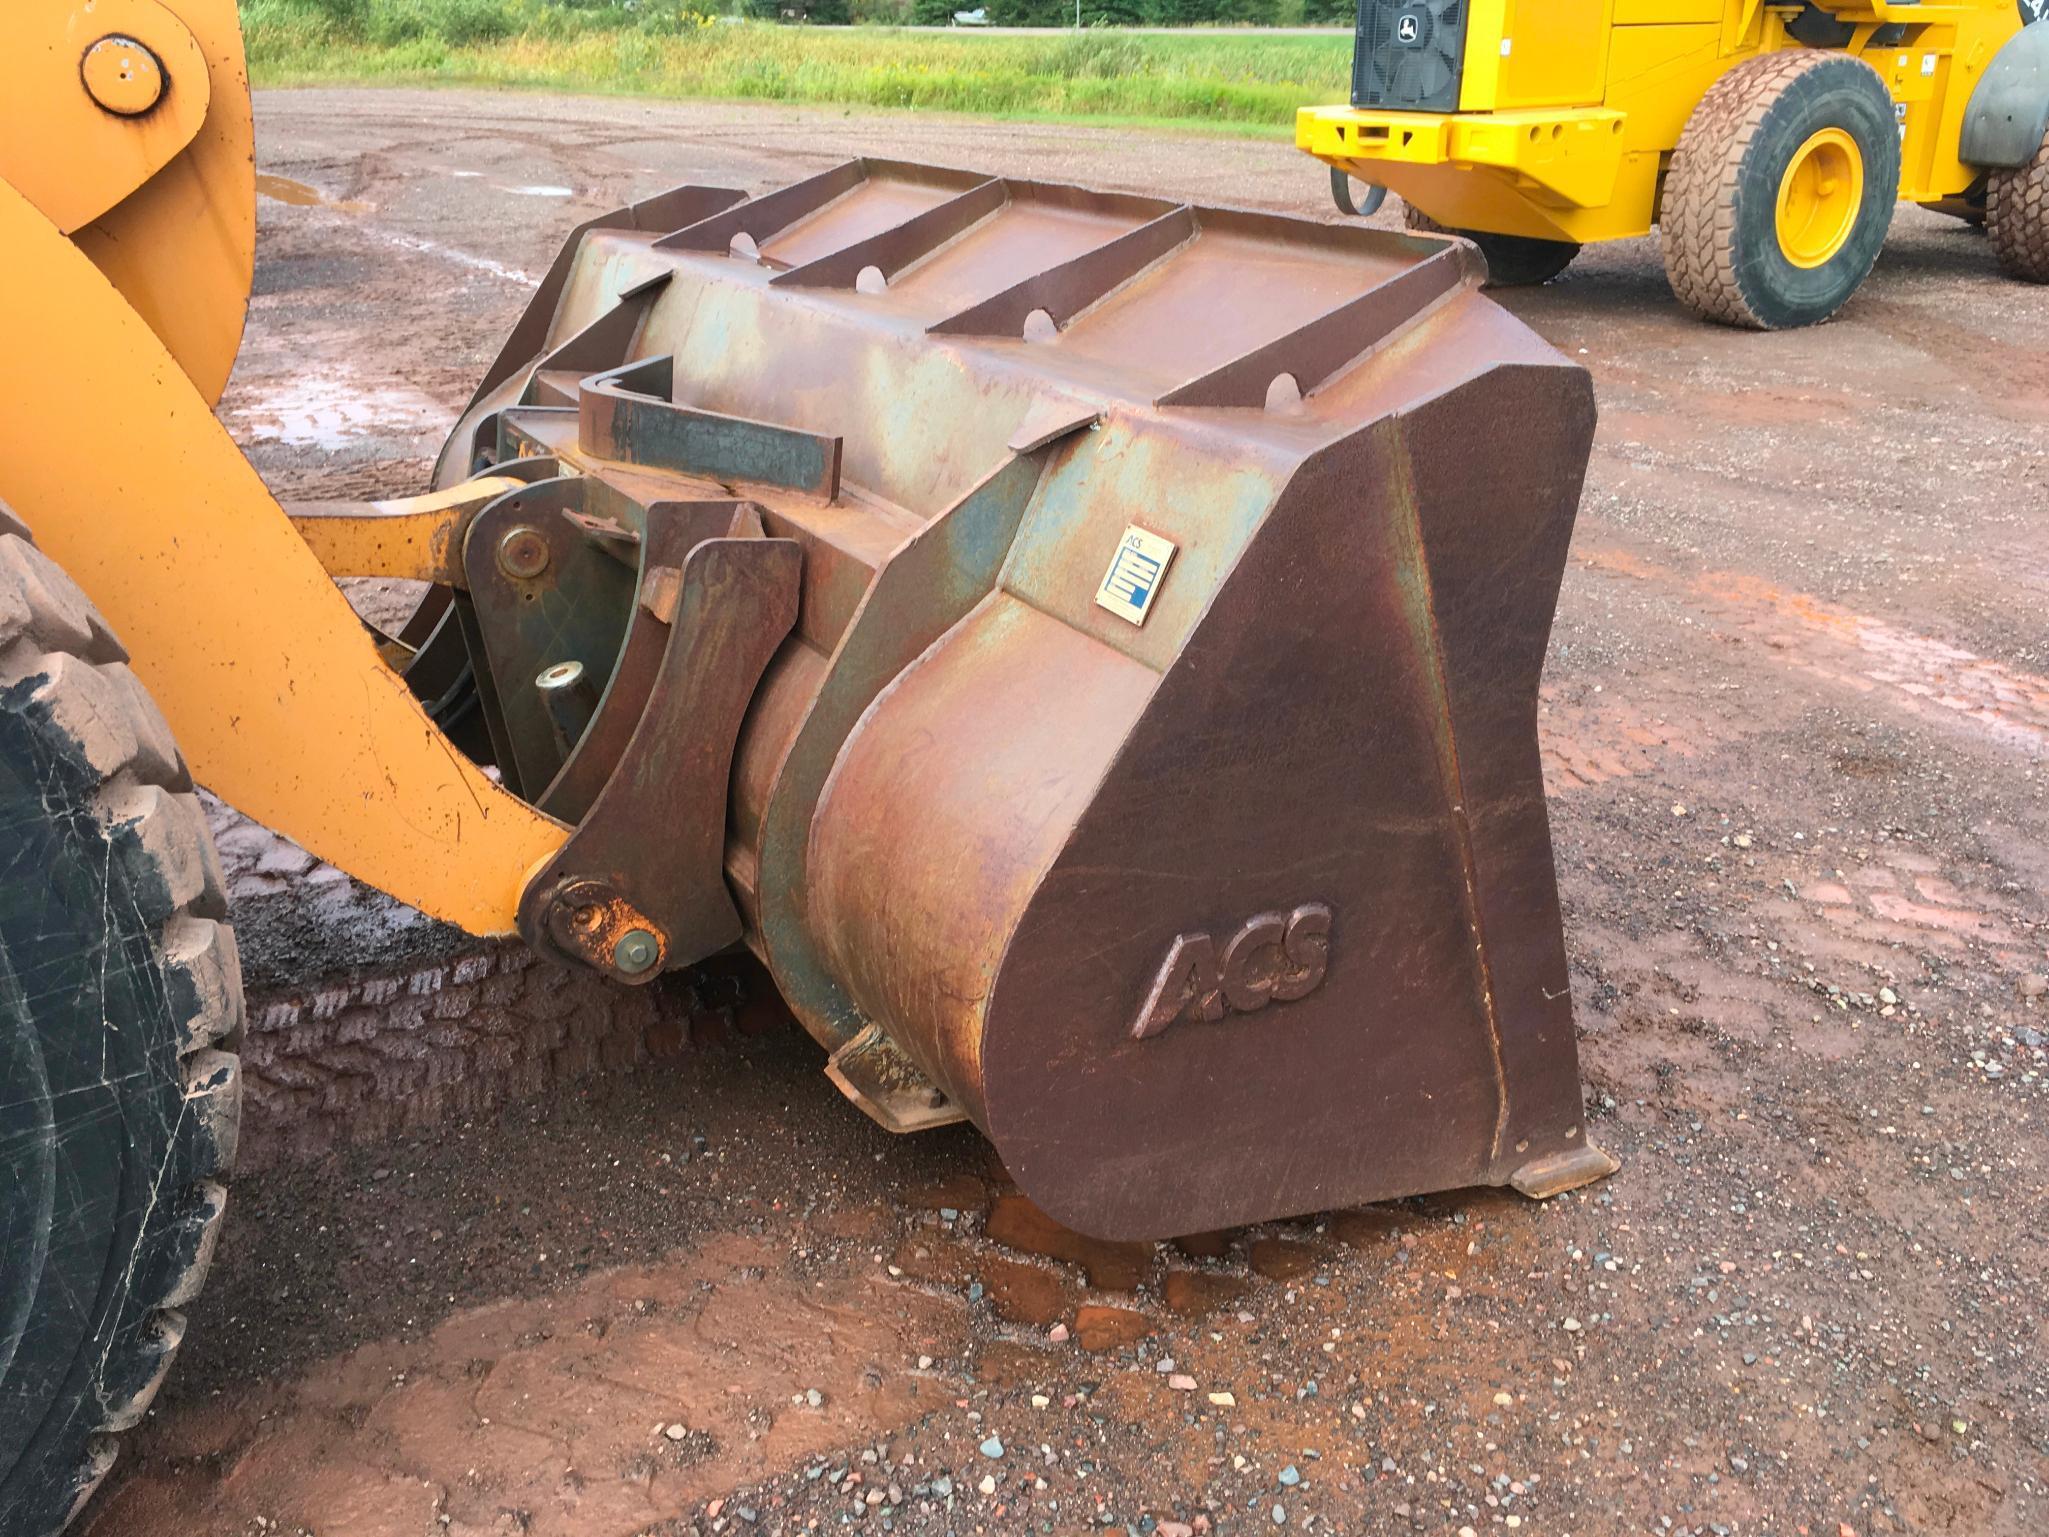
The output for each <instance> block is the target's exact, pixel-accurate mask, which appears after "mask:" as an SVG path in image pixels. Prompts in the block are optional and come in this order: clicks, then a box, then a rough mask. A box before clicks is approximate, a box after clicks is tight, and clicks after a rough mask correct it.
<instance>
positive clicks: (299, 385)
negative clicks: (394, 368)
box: [226, 369, 449, 452]
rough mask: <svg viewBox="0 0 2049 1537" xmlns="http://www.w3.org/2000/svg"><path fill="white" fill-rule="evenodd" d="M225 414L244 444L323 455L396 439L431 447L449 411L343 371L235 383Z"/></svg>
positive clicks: (403, 390)
mask: <svg viewBox="0 0 2049 1537" xmlns="http://www.w3.org/2000/svg"><path fill="white" fill-rule="evenodd" d="M237 386H238V387H237V389H236V391H235V393H234V395H232V396H231V397H230V402H229V405H228V408H227V412H226V415H227V417H228V421H229V425H230V426H231V427H232V428H233V429H234V432H235V435H236V436H237V437H239V438H241V439H243V440H244V441H245V442H252V443H281V444H283V445H284V446H285V447H287V448H318V449H324V450H327V451H330V452H332V451H335V450H339V449H344V448H349V447H353V446H356V445H359V444H364V443H367V442H370V441H373V440H376V439H384V440H386V441H389V440H391V439H394V438H397V439H401V440H404V441H406V443H407V444H408V446H414V444H413V440H417V439H425V440H427V441H428V444H429V446H430V447H431V445H432V443H433V442H434V441H438V439H439V438H440V435H441V433H442V430H443V429H444V428H445V426H446V424H447V421H448V417H449V412H448V410H447V408H446V407H444V406H443V405H442V404H441V403H440V402H439V401H437V400H434V399H433V398H432V397H430V396H428V395H425V394H423V393H421V392H420V391H419V390H415V389H409V388H407V387H405V386H404V385H398V386H393V385H382V386H379V385H373V384H371V383H370V382H369V381H368V380H365V379H363V378H360V377H359V376H357V375H356V374H354V373H353V372H352V371H349V370H346V369H325V370H323V371H321V372H319V373H311V374H290V375H284V376H281V377H277V378H270V379H254V380H250V381H247V382H246V383H244V382H242V381H237Z"/></svg>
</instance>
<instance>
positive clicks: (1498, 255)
mask: <svg viewBox="0 0 2049 1537" xmlns="http://www.w3.org/2000/svg"><path fill="white" fill-rule="evenodd" d="M1402 223H1403V224H1404V225H1405V226H1407V227H1408V228H1409V229H1412V230H1416V231H1418V232H1420V233H1423V234H1429V235H1462V236H1464V237H1465V238H1466V239H1467V240H1470V241H1472V243H1473V244H1474V245H1476V246H1478V247H1479V248H1480V254H1481V255H1482V256H1484V257H1486V258H1487V281H1486V283H1485V284H1483V285H1482V286H1483V287H1487V288H1534V287H1535V286H1536V285H1537V284H1539V283H1548V282H1550V281H1551V280H1552V279H1553V278H1555V277H1557V276H1558V274H1559V273H1561V272H1563V271H1564V270H1565V269H1566V268H1567V267H1570V266H1571V265H1572V259H1573V258H1574V257H1575V256H1577V255H1579V247H1578V246H1577V245H1575V244H1574V243H1573V242H1572V241H1570V240H1537V239H1534V238H1532V237H1530V236H1528V235H1490V234H1488V233H1486V232H1485V231H1484V230H1473V229H1451V228H1449V227H1448V226H1446V225H1443V224H1439V223H1438V222H1437V221H1436V220H1435V219H1433V218H1431V217H1430V215H1428V214H1427V213H1424V212H1423V211H1422V210H1421V209H1419V208H1415V207H1413V206H1409V207H1404V208H1403V209H1402Z"/></svg>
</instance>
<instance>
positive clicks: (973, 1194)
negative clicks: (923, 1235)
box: [904, 1174, 989, 1220]
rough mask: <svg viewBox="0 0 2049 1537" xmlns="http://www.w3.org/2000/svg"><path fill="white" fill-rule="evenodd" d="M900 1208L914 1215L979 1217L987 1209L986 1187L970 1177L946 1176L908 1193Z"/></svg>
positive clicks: (959, 1175) (968, 1175)
mask: <svg viewBox="0 0 2049 1537" xmlns="http://www.w3.org/2000/svg"><path fill="white" fill-rule="evenodd" d="M904 1204H905V1205H906V1206H909V1207H912V1208H913V1209H914V1210H917V1211H936V1212H938V1213H940V1214H941V1215H942V1216H944V1215H945V1214H946V1213H947V1212H956V1213H959V1214H962V1215H968V1214H972V1215H974V1216H977V1217H979V1216H980V1215H981V1214H982V1213H983V1212H985V1211H987V1210H988V1209H989V1187H988V1185H986V1184H985V1183H983V1182H982V1181H981V1180H979V1179H977V1178H976V1177H975V1176H974V1175H972V1174H949V1175H947V1176H946V1177H945V1178H944V1179H940V1180H935V1181H933V1182H932V1183H931V1184H929V1185H925V1186H922V1187H921V1188H919V1189H917V1190H913V1191H909V1192H908V1193H906V1194H905V1196H904ZM948 1220H952V1219H950V1218H949V1219H948Z"/></svg>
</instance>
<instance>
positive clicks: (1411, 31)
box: [1394, 11, 1423, 43]
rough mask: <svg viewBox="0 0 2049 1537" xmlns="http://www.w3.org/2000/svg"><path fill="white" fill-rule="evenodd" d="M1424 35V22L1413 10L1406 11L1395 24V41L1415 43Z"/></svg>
mask: <svg viewBox="0 0 2049 1537" xmlns="http://www.w3.org/2000/svg"><path fill="white" fill-rule="evenodd" d="M1422 35H1423V23H1422V22H1421V21H1419V20H1418V19H1417V17H1416V14H1415V12H1413V11H1409V12H1405V13H1404V14H1403V15H1402V17H1401V18H1400V19H1399V20H1398V21H1396V22H1395V24H1394V36H1395V41H1396V42H1398V43H1413V42H1414V41H1415V40H1416V39H1417V38H1419V37H1421V36H1422Z"/></svg>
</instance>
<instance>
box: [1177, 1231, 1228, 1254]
mask: <svg viewBox="0 0 2049 1537" xmlns="http://www.w3.org/2000/svg"><path fill="white" fill-rule="evenodd" d="M1231 1238H1232V1234H1231V1233H1229V1232H1224V1233H1190V1234H1188V1235H1187V1236H1186V1237H1184V1238H1177V1239H1175V1240H1174V1247H1175V1248H1177V1249H1179V1250H1180V1251H1181V1252H1182V1253H1183V1254H1185V1255H1187V1256H1188V1257H1189V1258H1190V1259H1222V1258H1223V1257H1224V1256H1225V1255H1227V1254H1229V1253H1230V1252H1231Z"/></svg>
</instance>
